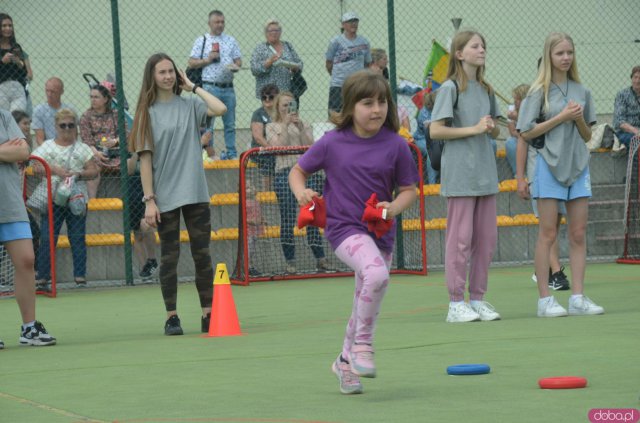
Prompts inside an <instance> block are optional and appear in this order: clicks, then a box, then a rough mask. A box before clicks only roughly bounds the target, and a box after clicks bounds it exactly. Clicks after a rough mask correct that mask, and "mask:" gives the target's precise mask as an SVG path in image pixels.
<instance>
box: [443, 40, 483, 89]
mask: <svg viewBox="0 0 640 423" xmlns="http://www.w3.org/2000/svg"><path fill="white" fill-rule="evenodd" d="M474 35H477V36H478V37H480V39H481V40H482V45H483V46H484V48H485V50H486V48H487V42H486V41H485V39H484V37H483V36H482V34H480V33H479V32H478V31H473V30H470V29H469V30H463V31H458V32H456V35H454V36H453V40H452V41H451V49H450V51H449V69H448V70H447V79H455V80H456V82H457V83H458V89H459V90H460V92H463V91H464V90H466V89H467V82H468V78H467V74H466V73H465V72H464V69H463V67H462V60H460V59H458V58H457V57H456V53H457V52H459V51H462V50H463V49H464V48H465V46H466V45H467V44H468V43H469V41H470V40H471V38H473V36H474ZM476 80H477V81H478V83H479V84H480V85H481V86H483V87H484V88H485V89H486V90H487V92H488V93H489V94H491V93H492V92H493V88H492V87H491V85H490V84H489V83H488V82H487V81H485V80H484V65H482V66H478V68H477V69H476Z"/></svg>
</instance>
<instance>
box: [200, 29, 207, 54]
mask: <svg viewBox="0 0 640 423" xmlns="http://www.w3.org/2000/svg"><path fill="white" fill-rule="evenodd" d="M206 43H207V34H204V35H203V36H202V48H201V49H200V58H201V59H202V58H203V57H204V45H205V44H206Z"/></svg>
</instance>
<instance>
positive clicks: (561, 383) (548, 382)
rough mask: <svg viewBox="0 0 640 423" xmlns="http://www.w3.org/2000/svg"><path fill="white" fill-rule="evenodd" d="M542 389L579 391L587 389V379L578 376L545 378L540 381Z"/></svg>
mask: <svg viewBox="0 0 640 423" xmlns="http://www.w3.org/2000/svg"><path fill="white" fill-rule="evenodd" d="M538 385H540V388H541V389H579V388H586V386H587V379H585V378H583V377H577V376H558V377H545V378H542V379H540V380H539V381H538Z"/></svg>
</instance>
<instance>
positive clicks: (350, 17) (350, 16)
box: [342, 12, 360, 22]
mask: <svg viewBox="0 0 640 423" xmlns="http://www.w3.org/2000/svg"><path fill="white" fill-rule="evenodd" d="M359 20H360V17H359V16H358V14H357V13H356V12H347V13H345V14H344V15H342V22H349V21H359Z"/></svg>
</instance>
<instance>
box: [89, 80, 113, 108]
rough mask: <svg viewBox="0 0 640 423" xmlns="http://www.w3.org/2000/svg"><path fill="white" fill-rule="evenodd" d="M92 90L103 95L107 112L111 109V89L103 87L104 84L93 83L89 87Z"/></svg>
mask: <svg viewBox="0 0 640 423" xmlns="http://www.w3.org/2000/svg"><path fill="white" fill-rule="evenodd" d="M91 89H92V90H96V91H98V92H99V93H100V95H101V96H103V97H105V98H106V99H107V100H109V101H107V104H106V108H107V112H110V111H111V100H112V98H113V97H112V96H111V91H110V90H109V89H108V88H107V87H105V86H104V85H94V86H92V87H91Z"/></svg>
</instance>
